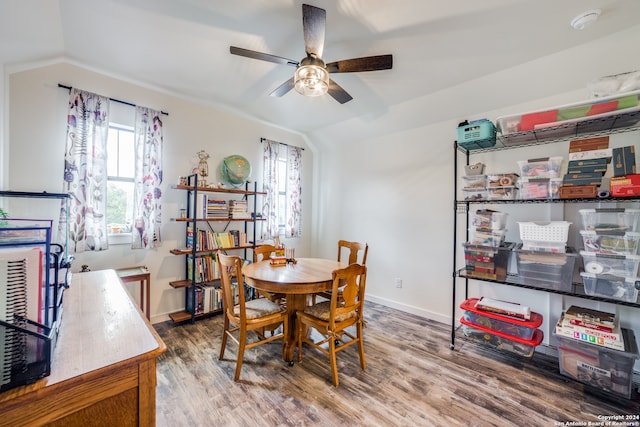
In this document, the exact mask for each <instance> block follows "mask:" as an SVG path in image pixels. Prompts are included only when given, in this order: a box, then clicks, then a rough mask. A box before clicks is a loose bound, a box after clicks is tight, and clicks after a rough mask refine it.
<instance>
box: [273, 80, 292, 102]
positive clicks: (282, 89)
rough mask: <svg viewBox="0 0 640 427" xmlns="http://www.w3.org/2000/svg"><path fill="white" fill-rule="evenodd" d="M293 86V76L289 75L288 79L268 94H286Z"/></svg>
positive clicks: (279, 95) (278, 95)
mask: <svg viewBox="0 0 640 427" xmlns="http://www.w3.org/2000/svg"><path fill="white" fill-rule="evenodd" d="M294 86H295V84H294V82H293V77H291V78H290V79H289V80H287V81H286V82H284V83H282V84H281V85H280V86H278V87H277V88H275V90H274V91H273V92H271V93H270V94H269V95H270V96H277V97H281V96H282V95H284V94H286V93H287V92H289V91H290V90H291V89H293V87H294Z"/></svg>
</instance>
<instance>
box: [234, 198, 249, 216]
mask: <svg viewBox="0 0 640 427" xmlns="http://www.w3.org/2000/svg"><path fill="white" fill-rule="evenodd" d="M229 214H230V217H231V218H232V219H251V213H249V207H248V205H247V201H246V200H230V201H229Z"/></svg>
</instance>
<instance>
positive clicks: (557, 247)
mask: <svg viewBox="0 0 640 427" xmlns="http://www.w3.org/2000/svg"><path fill="white" fill-rule="evenodd" d="M522 249H524V250H525V251H539V252H553V253H565V252H566V251H567V246H566V244H565V243H563V242H543V241H537V240H525V241H524V242H522Z"/></svg>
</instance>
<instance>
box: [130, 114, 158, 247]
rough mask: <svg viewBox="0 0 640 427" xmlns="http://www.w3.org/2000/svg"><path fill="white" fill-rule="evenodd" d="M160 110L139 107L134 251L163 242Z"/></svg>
mask: <svg viewBox="0 0 640 427" xmlns="http://www.w3.org/2000/svg"><path fill="white" fill-rule="evenodd" d="M160 114H161V112H160V111H156V110H152V109H150V108H144V107H136V124H135V131H134V132H135V136H134V137H135V153H136V159H135V163H136V166H135V178H134V185H135V188H134V192H133V229H132V230H131V232H132V234H133V242H132V245H131V248H132V249H149V248H153V247H155V246H158V244H159V242H160V241H161V238H160V227H161V225H162V204H161V199H162V190H161V189H160V184H161V183H162V138H163V137H162V120H160Z"/></svg>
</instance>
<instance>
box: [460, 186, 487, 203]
mask: <svg viewBox="0 0 640 427" xmlns="http://www.w3.org/2000/svg"><path fill="white" fill-rule="evenodd" d="M462 195H463V198H464V200H486V199H487V190H486V189H484V188H474V189H470V190H462Z"/></svg>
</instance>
